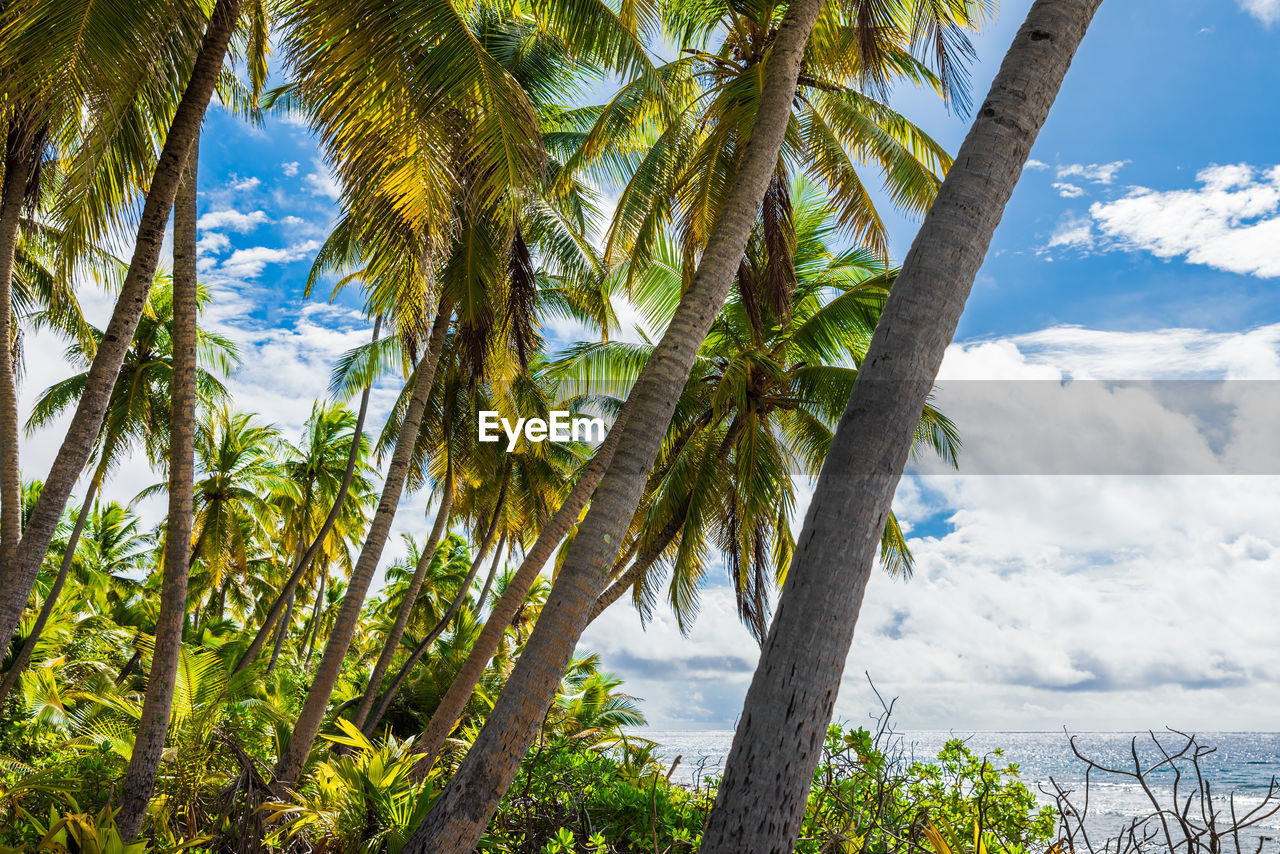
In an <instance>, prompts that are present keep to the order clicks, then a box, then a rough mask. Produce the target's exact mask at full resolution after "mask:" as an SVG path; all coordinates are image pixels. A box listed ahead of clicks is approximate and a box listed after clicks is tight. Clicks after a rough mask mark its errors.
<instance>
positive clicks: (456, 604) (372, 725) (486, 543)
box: [361, 468, 511, 737]
mask: <svg viewBox="0 0 1280 854" xmlns="http://www.w3.org/2000/svg"><path fill="white" fill-rule="evenodd" d="M510 474H511V469H510V468H508V469H507V472H506V475H505V476H504V477H503V480H502V490H501V492H500V493H499V495H498V503H497V504H496V505H495V506H494V511H493V519H492V521H490V523H489V529H488V531H487V532H486V533H485V535H484V540H483V541H482V542H481V543H480V549H479V551H477V552H476V556H475V557H474V558H472V559H471V568H470V569H469V570H468V571H467V577H466V578H464V579H462V583H461V584H460V585H458V592H457V594H456V595H455V596H454V597H453V601H452V602H450V603H449V607H448V609H446V610H445V612H444V615H443V616H441V617H440V619H439V620H437V621H436V624H435V625H434V626H432V627H431V631H429V632H427V634H426V635H425V636H424V637H423V638H422V640H420V641H419V642H418V645H417V646H416V647H414V649H413V652H411V653H409V657H408V658H407V659H406V660H405V663H404V664H403V665H401V666H400V669H399V670H398V671H396V676H395V679H393V680H391V686H390V687H388V688H387V690H386V693H384V694H383V695H382V696H381V697H380V698H379V699H378V705H377V707H376V708H375V709H374V710H373V714H372V715H370V716H369V719H368V720H367V721H364V722H363V726H362V727H361V728H362V731H363V732H364V734H365V735H366V736H370V737H372V735H373V733H374V732H375V731H377V729H378V723H379V722H380V721H381V720H382V716H383V715H385V714H386V713H387V708H388V707H389V706H390V705H391V701H392V700H394V699H395V698H396V695H397V694H398V693H400V688H401V687H402V686H403V685H404V682H405V680H406V679H408V678H409V673H410V671H412V670H413V667H414V665H415V664H417V663H418V661H419V660H420V659H421V658H422V656H424V655H426V653H427V650H428V649H430V648H431V644H433V643H435V642H436V638H438V637H440V635H442V634H444V630H445V629H447V628H448V627H449V623H451V622H453V618H454V617H456V616H457V615H458V612H459V611H461V610H462V604H463V603H464V602H466V601H467V596H468V595H469V594H470V593H471V585H472V584H474V583H475V580H476V575H478V574H479V572H480V564H482V563H484V558H485V555H487V554H488V553H489V549H490V548H492V547H493V538H494V536H496V535H497V533H498V528H499V527H500V522H499V516H500V514H501V511H502V502H503V499H504V498H505V497H506V492H507V477H509V476H510ZM497 566H498V565H497V562H496V561H495V562H494V565H493V569H491V570H489V579H488V580H486V582H485V584H486V585H488V584H489V583H490V582H491V581H492V579H493V573H494V572H495V571H496V570H497ZM377 690H378V686H377V685H370V686H369V687H368V688H367V689H366V690H365V696H369V695H371V694H376V692H377Z"/></svg>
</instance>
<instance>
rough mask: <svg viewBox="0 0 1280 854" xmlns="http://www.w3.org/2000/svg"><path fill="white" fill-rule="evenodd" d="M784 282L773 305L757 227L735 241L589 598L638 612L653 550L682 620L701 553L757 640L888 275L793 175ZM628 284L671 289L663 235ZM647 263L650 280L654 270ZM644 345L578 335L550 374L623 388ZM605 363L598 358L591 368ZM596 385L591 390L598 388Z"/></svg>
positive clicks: (693, 598)
mask: <svg viewBox="0 0 1280 854" xmlns="http://www.w3.org/2000/svg"><path fill="white" fill-rule="evenodd" d="M791 196H792V197H793V198H794V199H795V205H794V210H793V212H792V217H791V219H792V237H793V244H794V245H793V247H792V248H791V251H790V258H791V261H792V269H793V270H794V279H793V280H792V284H791V285H790V287H789V293H788V304H787V305H786V306H783V307H782V309H781V310H778V309H777V308H775V307H771V306H769V305H767V304H762V301H761V300H760V299H759V297H760V296H761V295H762V294H765V293H766V292H767V290H768V285H767V282H766V280H767V278H768V276H769V274H770V264H769V260H770V259H769V252H768V251H767V240H766V237H765V229H764V227H763V223H761V224H759V225H758V226H757V228H756V230H755V231H753V233H752V236H751V239H750V240H749V241H748V245H747V252H746V256H745V258H744V264H743V267H742V269H741V270H740V271H739V274H738V288H737V290H736V292H735V294H734V295H733V296H732V297H731V298H730V300H729V302H728V304H727V305H726V307H725V309H724V311H723V312H722V313H721V314H720V316H719V317H718V318H717V319H716V322H715V323H714V324H713V325H712V328H711V331H710V333H709V334H708V336H707V338H706V340H705V341H704V342H703V344H702V347H701V348H700V351H699V354H698V359H697V361H696V362H695V363H694V367H693V371H692V374H691V376H690V378H689V382H688V383H687V384H686V386H685V389H684V392H683V394H682V397H681V401H680V403H679V404H678V405H677V409H676V414H675V416H674V418H673V420H672V426H671V432H670V434H669V436H668V439H667V443H666V446H665V447H664V449H663V451H662V452H661V453H660V455H659V459H658V464H657V466H656V467H655V471H654V475H653V476H652V477H651V484H650V486H649V487H648V489H647V498H646V501H645V502H644V504H645V507H644V510H643V511H642V512H641V513H638V514H637V517H638V518H637V520H636V524H635V525H634V528H635V530H634V532H633V533H632V534H631V535H630V543H631V544H630V546H628V547H627V548H625V549H624V550H623V551H624V554H626V553H627V552H628V551H631V550H634V551H635V554H636V558H635V560H634V561H633V562H632V564H631V566H630V567H629V568H627V567H626V566H625V561H624V562H623V565H622V566H615V570H616V572H615V580H613V582H612V584H611V585H610V587H609V589H608V590H606V591H605V593H604V594H603V595H602V596H601V599H600V602H599V603H597V605H596V608H595V615H596V616H598V615H599V614H600V613H601V612H602V611H603V609H604V608H606V607H608V605H609V604H610V603H612V602H613V601H615V600H616V599H618V598H619V597H620V596H622V595H623V594H624V593H626V592H627V590H629V589H633V590H634V599H635V602H636V604H637V606H638V607H639V608H640V610H641V614H642V616H644V617H647V616H648V615H649V614H650V613H651V611H652V607H653V604H654V601H655V600H656V595H657V584H658V581H659V578H660V575H661V573H659V572H657V571H656V570H657V569H658V567H659V565H660V559H662V558H669V560H670V563H671V581H670V584H669V586H668V594H667V598H668V601H669V602H670V604H671V607H672V610H673V612H674V613H675V616H676V618H677V623H678V625H679V626H680V627H681V628H682V629H687V628H688V626H689V625H690V624H691V622H692V620H693V618H694V616H695V614H696V610H697V597H698V589H699V587H700V583H701V580H702V577H703V573H704V572H705V567H706V563H707V556H708V555H709V554H711V553H715V552H718V553H719V554H720V555H721V556H722V558H723V560H724V563H725V565H726V567H727V568H728V569H729V572H730V577H731V580H732V581H733V583H734V590H735V592H736V597H737V603H738V613H739V616H740V617H741V618H742V620H743V622H744V623H745V624H746V626H747V628H748V629H749V630H750V631H751V632H752V634H753V635H754V636H755V637H756V638H757V640H759V641H760V642H763V640H764V633H765V631H766V628H767V626H768V617H769V607H770V594H771V593H772V591H773V590H774V588H775V586H776V585H777V584H781V582H782V581H783V580H784V579H785V577H786V572H787V565H788V564H789V562H790V558H791V553H792V550H793V548H794V543H793V541H792V535H791V529H790V517H791V512H792V508H793V507H794V502H795V495H794V481H793V480H792V476H793V475H797V474H802V475H807V476H809V477H817V475H818V473H819V471H820V470H821V467H822V462H823V459H824V458H825V455H826V451H827V448H828V447H829V446H830V443H831V436H832V434H833V432H834V429H835V426H836V423H837V421H838V420H839V417H840V415H841V413H842V412H843V410H844V404H845V402H846V401H847V400H848V398H849V392H850V390H851V389H852V387H853V382H854V380H855V379H856V377H857V366H858V364H859V363H860V362H861V361H862V359H863V357H864V356H865V355H866V346H867V343H868V342H869V341H870V339H871V334H872V332H873V331H874V329H875V325H876V321H877V320H878V319H879V316H880V309H881V306H882V305H883V304H884V299H885V297H886V296H887V295H888V293H889V289H890V288H891V286H892V283H893V278H894V274H893V271H889V270H887V269H885V267H884V266H883V264H882V263H881V262H880V261H879V260H878V259H877V258H876V257H875V255H874V254H873V253H871V252H868V251H866V250H861V249H852V250H846V251H844V252H840V253H836V252H833V251H832V249H831V248H830V246H831V243H832V242H833V241H834V239H835V236H836V233H837V228H838V225H837V222H835V221H834V220H833V218H832V217H831V216H830V213H829V211H830V206H829V204H828V202H827V198H826V196H825V195H824V194H822V193H821V192H817V191H816V188H814V187H813V186H812V185H810V184H808V183H807V182H805V181H803V180H801V181H797V182H796V186H795V187H794V188H793V189H792V191H791ZM657 257H658V258H659V259H660V263H658V264H655V265H654V266H653V268H652V269H651V271H650V274H649V275H647V276H646V277H645V281H644V283H643V286H642V288H640V289H639V294H640V295H641V296H642V300H641V302H642V304H644V305H653V306H659V308H658V309H657V310H656V311H654V312H652V313H651V314H650V316H649V319H650V322H651V323H653V324H654V325H661V324H663V323H665V322H666V317H665V316H664V312H663V310H662V308H661V307H663V306H671V305H674V303H675V302H676V301H677V300H678V298H679V292H680V286H681V282H682V276H681V274H680V268H679V254H678V251H677V250H676V248H675V247H674V246H673V245H670V244H667V243H663V244H660V246H659V252H658V253H657ZM659 273H660V274H659ZM651 349H652V348H650V347H647V346H644V345H633V344H615V343H606V344H582V345H577V346H575V347H573V348H571V349H570V352H569V353H568V354H567V356H566V357H565V358H563V359H561V360H560V361H559V362H558V363H557V365H556V372H557V374H558V375H559V376H561V377H562V378H563V379H564V380H566V381H569V382H571V383H572V385H574V386H575V387H578V388H584V389H595V388H596V387H597V386H601V385H607V386H608V387H610V388H608V389H607V390H608V391H610V392H612V393H615V394H623V393H625V391H626V389H627V388H628V386H629V384H630V381H631V380H633V379H634V376H635V374H636V372H637V371H638V370H639V366H640V365H642V364H643V361H644V359H645V358H647V356H648V353H649V352H650V350H651ZM602 363H603V364H602ZM605 390H606V389H605V388H600V391H605ZM913 446H914V449H915V451H917V452H922V451H926V450H930V449H932V450H933V451H934V452H936V453H938V454H939V455H940V456H941V457H942V458H943V459H944V460H946V461H949V462H954V460H955V455H956V451H957V449H958V438H957V436H956V433H955V428H954V426H953V425H952V424H951V423H950V421H948V420H947V419H946V418H945V417H944V416H942V415H941V414H940V413H939V412H937V410H936V409H934V408H933V407H931V406H928V405H926V406H925V408H924V411H923V414H922V418H921V419H920V423H919V426H918V429H917V431H916V435H915V437H914V440H913ZM881 562H882V563H883V564H884V566H885V568H886V569H887V570H889V571H890V572H892V573H895V574H903V575H905V574H908V573H909V572H910V569H911V555H910V552H909V551H908V550H907V548H906V543H905V541H904V539H903V537H902V534H901V530H900V529H899V527H898V525H897V522H896V520H895V519H894V518H893V516H892V514H891V515H890V517H889V520H888V522H887V523H886V525H885V530H884V533H883V536H882V537H881Z"/></svg>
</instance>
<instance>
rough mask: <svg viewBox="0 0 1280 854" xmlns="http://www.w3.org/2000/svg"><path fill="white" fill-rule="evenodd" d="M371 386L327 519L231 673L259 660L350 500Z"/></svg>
mask: <svg viewBox="0 0 1280 854" xmlns="http://www.w3.org/2000/svg"><path fill="white" fill-rule="evenodd" d="M381 331H382V315H378V317H377V318H376V319H375V320H374V322H373V340H374V341H377V340H378V334H379V333H380V332H381ZM369 388H370V387H369V386H365V387H364V391H363V392H362V393H361V394H360V411H359V413H358V414H357V415H356V426H355V428H354V429H353V430H352V431H351V450H350V451H349V452H348V453H347V468H346V470H345V471H344V472H343V473H342V483H341V484H340V485H339V486H338V494H337V496H336V497H335V498H334V500H333V506H332V507H331V508H329V515H328V516H325V517H324V522H323V523H322V524H321V525H320V530H319V531H317V532H316V536H315V538H314V539H313V540H312V541H311V545H309V546H308V547H307V550H306V552H305V553H304V554H303V555H302V558H301V559H300V560H298V561H297V563H296V565H295V566H294V567H293V572H292V573H290V575H289V578H288V580H286V581H285V583H284V587H283V588H282V589H281V590H280V594H279V595H278V596H276V601H275V602H272V603H271V608H270V609H269V610H268V611H267V616H266V617H264V618H263V620H262V625H261V626H259V627H258V631H257V633H256V634H255V635H254V636H253V640H252V641H250V642H249V648H248V649H246V650H245V652H244V655H242V656H240V660H239V661H238V662H236V666H235V667H234V668H232V670H231V675H232V676H234V675H235V674H237V673H239V672H240V671H242V670H244V669H245V668H246V667H248V666H249V665H250V664H252V663H253V662H254V661H255V660H256V659H257V657H258V653H260V652H262V647H263V646H264V645H265V644H266V642H267V639H268V638H269V637H271V631H272V628H273V627H274V626H275V624H276V621H277V620H279V619H280V615H281V614H282V613H283V612H284V610H285V608H286V607H292V605H293V597H294V595H295V593H296V592H297V590H298V585H299V584H300V583H302V577H303V576H304V575H306V574H307V568H308V567H310V566H311V562H312V561H314V560H315V558H316V555H317V554H319V553H320V547H321V546H322V545H324V539H325V537H327V536H329V532H330V531H332V530H333V526H334V524H335V523H336V522H337V521H338V516H340V515H341V514H342V506H343V505H344V504H346V502H347V494H348V493H349V492H350V491H351V482H352V481H353V480H354V479H355V474H356V463H357V462H359V460H360V439H361V437H362V436H364V422H365V417H366V416H367V415H368V414H369ZM287 625H288V623H287V621H286V626H287Z"/></svg>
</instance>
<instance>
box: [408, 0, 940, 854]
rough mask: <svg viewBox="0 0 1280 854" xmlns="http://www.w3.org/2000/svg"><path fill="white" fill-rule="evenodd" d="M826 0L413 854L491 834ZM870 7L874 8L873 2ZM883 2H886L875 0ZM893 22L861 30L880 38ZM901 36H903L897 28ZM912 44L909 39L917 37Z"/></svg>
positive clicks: (723, 286) (787, 36)
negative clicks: (565, 548) (529, 623)
mask: <svg viewBox="0 0 1280 854" xmlns="http://www.w3.org/2000/svg"><path fill="white" fill-rule="evenodd" d="M822 5H823V4H822V3H821V2H820V0H812V2H810V0H802V2H795V3H792V4H791V5H790V6H789V7H788V8H787V11H786V14H785V15H784V16H783V19H782V22H781V23H780V24H779V26H778V29H777V32H776V33H775V35H774V37H773V39H772V41H771V44H770V47H769V49H768V52H767V55H766V56H765V57H763V58H762V59H763V65H764V72H763V75H764V82H763V83H762V85H761V94H760V99H759V102H758V106H757V108H756V115H755V119H754V123H753V125H752V131H751V138H750V140H749V141H748V142H747V143H746V144H745V145H744V146H743V148H742V150H741V160H740V162H739V165H738V167H737V169H736V170H735V172H734V176H733V179H732V183H731V186H730V189H729V191H728V192H727V194H726V196H725V198H724V202H723V204H722V205H721V207H720V212H719V215H718V216H717V217H716V220H715V224H714V227H713V228H712V229H711V232H710V235H709V237H708V239H707V241H706V243H705V249H704V251H703V253H702V255H701V258H700V259H699V263H698V267H697V271H696V272H695V273H694V275H693V276H692V279H691V281H690V283H689V286H688V288H687V289H686V290H685V291H684V294H683V296H682V298H681V301H680V305H679V307H678V308H677V309H676V312H675V314H674V316H673V318H672V321H671V324H670V326H668V328H667V330H666V332H665V333H664V334H663V336H662V340H661V342H660V343H659V344H658V346H657V348H656V349H655V350H654V353H653V355H652V356H651V357H650V359H649V360H648V362H647V363H646V365H645V368H644V370H643V371H642V372H641V375H640V377H639V379H638V380H637V382H636V388H635V390H634V391H633V393H632V395H631V398H630V401H629V406H631V407H633V408H632V409H631V411H630V413H629V416H628V419H627V424H626V426H625V427H624V428H623V430H624V431H625V434H626V435H625V437H624V440H623V441H621V442H620V443H619V447H618V450H617V451H616V452H615V453H614V457H613V460H612V462H611V464H610V467H609V472H608V473H607V474H606V476H605V477H604V478H603V479H602V480H601V483H600V485H599V486H598V487H597V488H596V491H595V495H594V497H593V499H592V502H591V507H590V509H589V510H588V511H587V516H586V518H585V519H584V520H583V522H582V524H581V526H580V527H579V530H578V533H577V536H576V537H575V538H574V541H573V543H572V545H571V546H570V547H569V552H568V555H567V556H566V558H565V561H564V564H563V565H562V566H561V568H560V571H559V574H558V576H557V578H556V583H555V586H554V588H553V590H552V594H551V598H550V600H549V601H548V605H547V608H546V609H545V610H544V611H543V614H542V617H541V618H540V619H539V622H538V626H537V627H536V628H535V629H534V633H533V635H532V636H531V637H530V639H529V642H528V644H526V647H525V652H524V654H523V655H522V656H521V658H520V661H519V663H518V664H517V665H516V668H515V670H514V671H513V672H512V674H511V678H510V679H509V680H508V682H507V688H506V689H505V690H504V691H503V694H502V697H500V698H499V701H498V704H497V705H496V706H495V707H494V711H493V713H492V714H491V715H490V717H489V719H488V721H487V722H486V724H485V728H484V730H483V731H482V732H481V734H480V737H479V738H478V739H477V741H476V744H475V746H474V747H473V748H472V750H471V751H470V752H469V753H468V754H467V757H466V759H464V760H463V762H462V764H461V765H460V766H459V768H458V771H457V773H455V775H454V776H453V778H452V779H451V780H450V781H449V784H448V786H447V787H446V788H445V791H444V792H443V793H442V794H441V796H440V798H439V799H438V800H437V801H436V803H435V806H434V807H433V808H432V811H431V813H430V814H429V815H428V816H427V818H426V819H425V820H424V821H423V823H422V824H421V825H420V826H419V828H418V830H417V831H416V832H415V833H414V836H413V837H412V839H411V840H410V842H409V844H408V846H406V849H405V850H406V851H412V852H423V851H433V852H435V851H439V852H465V851H469V850H470V849H471V847H473V846H474V845H475V843H476V841H477V840H478V839H479V837H480V834H481V833H482V832H483V829H484V826H485V824H486V823H487V821H488V819H489V816H490V815H492V813H493V811H494V810H495V809H496V808H497V806H498V802H499V801H500V799H501V798H502V795H503V793H504V792H505V790H506V787H507V786H508V785H509V784H510V782H511V780H512V779H513V778H514V776H515V773H516V771H517V769H518V767H519V764H520V761H521V758H522V757H523V756H524V753H525V752H526V751H527V750H528V748H529V745H530V744H531V743H532V740H533V738H534V735H535V734H536V732H537V727H538V723H539V721H540V720H541V717H542V715H543V714H544V713H545V711H546V709H547V707H548V705H549V704H550V702H551V699H552V697H554V694H555V686H556V684H558V682H559V676H560V674H561V673H563V671H564V668H565V666H566V665H567V663H568V661H569V658H570V656H571V655H572V653H573V647H574V645H575V644H576V642H577V639H578V637H579V636H580V635H581V633H582V630H583V628H584V627H585V626H586V624H587V621H588V620H589V618H590V613H591V609H592V607H593V606H594V604H595V602H596V599H597V598H598V597H599V595H600V593H601V592H602V591H603V587H604V581H605V580H606V579H607V573H608V571H609V568H610V567H611V566H612V565H613V563H614V560H615V559H616V557H617V555H618V552H619V550H620V549H621V547H622V540H623V536H624V534H625V531H626V528H627V526H628V524H629V523H630V521H631V518H632V516H633V514H634V513H635V509H636V507H637V505H638V504H639V502H640V498H641V494H642V491H643V489H644V485H645V481H646V479H647V476H648V473H649V472H650V471H651V469H652V466H653V463H654V460H655V459H656V457H657V455H658V451H659V448H660V446H661V443H662V440H663V437H664V435H665V434H666V432H667V425H668V424H669V423H670V421H671V416H672V413H673V411H674V408H675V404H676V401H677V400H678V399H679V396H680V391H681V390H682V389H683V388H684V386H685V383H686V382H687V380H688V377H689V372H690V369H691V368H692V365H693V362H694V358H695V356H696V351H697V348H698V347H699V345H700V344H701V342H702V340H703V338H705V337H706V334H707V331H708V330H709V328H710V326H711V323H712V321H713V320H714V319H715V316H716V315H717V314H718V313H719V310H720V308H721V306H722V305H723V304H724V301H725V298H726V297H727V296H728V292H729V289H730V286H731V285H732V282H733V279H734V276H735V274H736V273H737V271H738V269H739V267H740V266H741V259H742V254H743V250H744V248H745V247H746V244H747V239H748V237H749V235H750V233H751V230H752V227H753V226H754V225H755V222H756V219H757V216H758V215H759V210H760V204H761V201H762V200H763V199H764V197H765V193H766V191H767V189H768V187H769V184H770V183H771V182H772V181H773V178H774V175H775V173H776V167H777V162H778V154H779V152H780V151H781V148H782V144H783V138H784V136H785V135H786V133H787V128H788V124H789V121H790V118H791V110H792V104H793V102H794V100H795V95H796V85H797V82H798V81H799V78H800V73H801V66H802V64H803V60H804V55H805V45H806V43H807V41H808V38H809V33H810V31H811V30H812V28H813V26H814V23H815V21H816V20H817V19H818V16H819V13H820V12H821V9H822ZM869 5H870V4H869ZM874 5H875V6H876V7H879V4H878V3H876V4H874ZM939 11H943V10H939V9H938V7H937V6H936V5H935V4H931V3H930V4H920V6H918V7H915V6H913V8H912V10H911V14H910V15H904V16H903V17H905V18H908V19H909V20H914V21H918V22H923V23H927V22H929V21H934V22H935V23H936V24H937V25H938V26H939V27H942V26H944V22H943V21H938V20H937V19H934V18H932V15H933V13H935V12H939ZM884 31H885V30H884V28H882V27H875V28H869V29H868V30H866V31H862V32H861V33H860V34H861V35H862V36H863V38H864V39H865V40H866V41H869V42H871V43H878V39H877V37H882V36H883V32H884ZM890 33H891V35H892V38H893V40H894V42H896V43H901V41H902V37H901V35H900V31H890ZM908 41H909V39H908Z"/></svg>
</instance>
